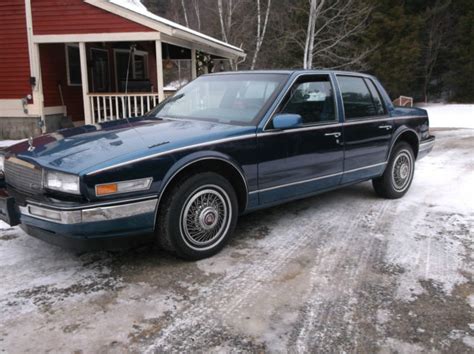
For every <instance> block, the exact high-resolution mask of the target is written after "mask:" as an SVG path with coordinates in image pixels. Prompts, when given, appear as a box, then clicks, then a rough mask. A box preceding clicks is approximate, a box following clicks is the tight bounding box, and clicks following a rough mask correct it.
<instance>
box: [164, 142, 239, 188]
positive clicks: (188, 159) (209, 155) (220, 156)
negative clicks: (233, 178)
mask: <svg viewBox="0 0 474 354" xmlns="http://www.w3.org/2000/svg"><path fill="white" fill-rule="evenodd" d="M213 159H214V160H220V161H224V162H226V163H228V164H229V165H231V166H232V167H233V168H235V169H236V171H237V172H239V174H240V175H241V177H242V179H243V182H244V183H245V186H246V189H247V192H248V185H247V179H246V177H245V174H244V171H243V170H242V168H241V167H240V166H239V164H238V163H237V161H235V160H234V159H233V158H232V157H231V156H229V155H226V154H224V153H222V152H218V151H214V150H204V151H197V152H193V153H192V154H188V155H185V156H183V157H181V158H178V159H177V160H176V162H175V163H174V164H173V166H171V168H170V169H169V170H168V172H167V173H166V174H165V176H164V177H163V179H162V181H161V186H160V189H159V195H160V196H161V195H162V194H163V192H164V191H165V189H166V187H167V186H168V184H169V183H170V182H171V181H172V180H173V178H174V177H175V176H176V175H177V174H178V173H179V172H181V171H182V170H184V169H185V168H187V167H189V166H191V165H193V164H195V163H197V162H199V161H204V160H213Z"/></svg>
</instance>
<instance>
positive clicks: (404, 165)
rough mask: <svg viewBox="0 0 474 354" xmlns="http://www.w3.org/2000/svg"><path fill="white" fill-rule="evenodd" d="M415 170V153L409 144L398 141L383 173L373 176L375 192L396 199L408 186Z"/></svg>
mask: <svg viewBox="0 0 474 354" xmlns="http://www.w3.org/2000/svg"><path fill="white" fill-rule="evenodd" d="M414 172H415V154H414V153H413V149H412V147H411V146H410V144H408V143H406V142H403V141H402V142H400V143H398V144H397V145H395V147H394V149H393V151H392V154H391V156H390V161H389V162H388V164H387V167H386V169H385V172H384V174H383V175H382V176H381V177H379V178H374V179H373V180H372V184H373V186H374V189H375V192H376V193H377V194H378V195H379V196H381V197H383V198H388V199H398V198H401V197H403V196H404V195H405V193H406V192H407V191H408V189H409V188H410V185H411V182H412V180H413V174H414Z"/></svg>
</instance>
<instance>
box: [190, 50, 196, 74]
mask: <svg viewBox="0 0 474 354" xmlns="http://www.w3.org/2000/svg"><path fill="white" fill-rule="evenodd" d="M196 64H197V63H196V49H194V48H193V49H191V78H192V79H193V80H194V79H195V78H196V77H197V68H196Z"/></svg>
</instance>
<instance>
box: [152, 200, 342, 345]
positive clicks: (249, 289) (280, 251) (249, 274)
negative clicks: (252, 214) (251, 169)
mask: <svg viewBox="0 0 474 354" xmlns="http://www.w3.org/2000/svg"><path fill="white" fill-rule="evenodd" d="M336 202H337V201H336ZM317 207H318V206H316V207H311V208H310V210H307V211H306V213H307V214H308V215H305V219H304V223H303V224H300V225H295V224H292V225H290V226H289V228H288V231H289V232H288V233H285V232H281V229H282V227H285V226H286V225H280V224H281V223H282V221H280V222H279V223H277V225H275V227H274V229H273V230H275V229H278V230H280V232H279V233H278V234H275V232H271V233H270V234H269V235H268V236H267V237H265V239H264V240H262V241H263V242H264V245H265V248H266V249H268V253H269V254H268V256H267V257H266V258H265V259H263V260H262V259H261V257H260V256H259V255H255V253H256V252H255V251H254V252H252V251H251V254H250V255H249V256H248V258H249V259H251V260H252V261H251V262H248V263H245V264H240V266H239V270H238V271H237V272H236V271H235V270H234V271H233V272H232V273H230V274H226V275H225V276H224V277H223V278H220V279H216V280H215V281H214V283H213V284H211V285H210V286H209V288H211V289H212V291H211V292H210V293H206V294H203V295H202V296H201V298H199V299H195V300H194V301H193V304H194V305H192V306H190V307H189V308H187V309H183V311H182V312H181V313H179V314H178V315H177V316H176V317H174V320H173V323H172V324H170V325H169V326H168V327H167V328H165V329H164V330H163V331H162V332H161V333H160V334H159V337H158V338H157V339H156V340H155V342H154V343H153V345H151V346H150V347H149V348H147V350H146V352H147V353H150V352H154V351H168V350H180V349H181V350H190V348H200V347H201V346H206V342H207V340H208V338H209V335H210V334H211V333H212V332H213V331H214V330H216V329H217V328H222V326H225V324H223V323H222V321H221V320H218V318H216V316H215V314H216V310H219V313H220V314H221V316H220V317H226V316H229V315H230V314H232V313H233V312H235V311H237V310H238V309H239V308H240V307H241V306H242V305H243V304H245V303H246V301H247V300H248V299H249V298H251V297H252V295H254V294H256V293H258V292H259V289H260V288H262V287H263V286H264V283H265V282H266V281H268V280H269V279H271V278H272V275H274V274H275V273H276V272H277V270H278V269H280V268H284V267H285V266H286V265H287V263H288V262H289V261H291V260H292V259H293V256H294V254H295V253H296V252H297V251H299V250H301V249H303V248H305V247H306V246H307V245H308V244H309V243H311V242H312V241H313V240H314V237H315V236H319V235H320V233H321V231H319V233H318V235H314V233H313V232H312V231H314V230H315V229H316V228H318V227H320V224H321V223H322V224H323V225H324V227H323V230H322V231H323V235H325V234H326V231H329V230H330V229H331V227H332V220H331V218H327V217H324V215H325V214H330V212H329V210H330V209H331V208H329V207H328V208H327V209H326V211H325V212H324V213H321V215H320V216H319V215H318V217H316V218H315V217H314V215H309V213H310V212H312V211H315V209H317ZM332 216H333V217H334V215H332ZM283 222H284V221H283ZM308 224H310V225H313V226H312V227H311V226H309V225H308ZM310 231H311V232H310ZM252 253H253V254H252ZM229 289H232V290H231V292H229ZM209 304H214V306H209ZM171 343H172V344H171ZM177 343H179V346H176V344H177Z"/></svg>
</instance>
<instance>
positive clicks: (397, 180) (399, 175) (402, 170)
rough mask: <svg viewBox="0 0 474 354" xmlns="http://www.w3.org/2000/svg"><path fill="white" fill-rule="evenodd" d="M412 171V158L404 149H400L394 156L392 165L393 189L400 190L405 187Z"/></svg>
mask: <svg viewBox="0 0 474 354" xmlns="http://www.w3.org/2000/svg"><path fill="white" fill-rule="evenodd" d="M412 172H413V159H412V157H411V155H410V154H409V153H408V152H407V151H406V150H402V151H401V152H400V153H399V154H398V155H397V157H396V158H395V161H394V162H393V167H392V181H393V186H394V188H395V190H397V191H399V192H401V191H403V190H405V189H406V188H407V186H408V185H409V183H410V180H411V176H412Z"/></svg>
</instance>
